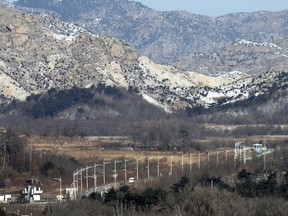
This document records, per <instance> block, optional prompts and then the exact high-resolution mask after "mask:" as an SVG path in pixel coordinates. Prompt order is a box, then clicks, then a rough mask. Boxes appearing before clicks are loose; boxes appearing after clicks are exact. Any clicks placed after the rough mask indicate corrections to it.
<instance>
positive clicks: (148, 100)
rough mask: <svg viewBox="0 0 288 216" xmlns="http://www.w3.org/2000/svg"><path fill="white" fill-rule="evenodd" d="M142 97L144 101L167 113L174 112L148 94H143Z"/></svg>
mask: <svg viewBox="0 0 288 216" xmlns="http://www.w3.org/2000/svg"><path fill="white" fill-rule="evenodd" d="M142 97H143V99H144V100H146V101H147V102H148V103H150V104H152V105H154V106H157V107H160V108H162V109H163V110H164V111H165V112H166V113H172V111H171V110H170V109H169V108H168V107H167V106H165V105H163V104H161V103H159V102H158V101H157V100H155V99H154V98H152V97H150V96H149V95H147V94H144V93H143V94H142Z"/></svg>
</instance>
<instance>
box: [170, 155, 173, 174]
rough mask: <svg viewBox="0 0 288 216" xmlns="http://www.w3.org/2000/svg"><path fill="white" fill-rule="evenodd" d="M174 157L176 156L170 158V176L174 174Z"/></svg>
mask: <svg viewBox="0 0 288 216" xmlns="http://www.w3.org/2000/svg"><path fill="white" fill-rule="evenodd" d="M173 157H174V156H172V155H171V156H170V175H172V174H173V161H172V159H173Z"/></svg>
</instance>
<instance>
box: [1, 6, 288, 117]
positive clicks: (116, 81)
mask: <svg viewBox="0 0 288 216" xmlns="http://www.w3.org/2000/svg"><path fill="white" fill-rule="evenodd" d="M0 12H1V13H0V18H1V19H0V50H1V52H0V76H1V77H3V80H2V79H1V85H0V92H1V103H5V102H7V101H8V102H9V101H12V100H13V99H19V100H24V99H25V98H26V97H27V96H28V95H31V94H37V93H42V92H47V91H48V90H49V89H51V88H55V89H69V88H72V87H73V86H78V87H81V88H87V87H90V86H92V85H96V86H97V85H99V83H104V84H105V85H110V86H116V87H121V88H126V89H128V88H130V87H132V88H134V89H137V92H138V94H140V95H142V96H143V99H145V100H147V101H149V102H150V103H152V104H154V105H156V106H158V107H161V108H162V109H164V110H166V111H167V112H172V111H174V110H177V109H183V108H186V107H191V108H195V107H196V108H197V107H206V108H207V107H211V106H215V105H227V104H231V103H235V102H237V101H242V100H246V99H249V98H250V97H255V96H257V95H263V94H267V93H269V91H270V90H271V88H272V87H273V88H274V89H275V90H277V91H278V90H283V88H282V87H283V85H284V86H285V85H286V76H287V72H288V71H287V68H279V70H274V71H271V72H268V73H266V74H264V75H262V76H261V77H253V76H251V75H247V74H245V73H242V72H237V71H234V72H231V73H229V74H220V75H218V76H207V75H203V74H199V73H196V72H191V71H190V72H189V71H183V70H180V69H177V68H176V67H173V66H167V65H160V64H155V63H154V62H153V61H151V60H150V59H149V58H147V57H145V56H140V55H138V54H137V52H136V51H135V49H134V48H132V47H131V46H130V45H128V44H127V43H125V42H123V41H121V40H119V39H117V38H115V37H111V36H104V35H94V34H91V33H89V32H87V31H86V30H84V29H83V28H81V27H79V26H77V25H74V24H71V23H66V22H63V21H61V20H60V19H58V18H57V17H55V16H54V15H53V14H49V13H48V14H47V13H46V14H43V13H27V14H24V13H21V12H18V11H16V10H15V9H13V8H8V7H7V6H5V5H3V4H0Z"/></svg>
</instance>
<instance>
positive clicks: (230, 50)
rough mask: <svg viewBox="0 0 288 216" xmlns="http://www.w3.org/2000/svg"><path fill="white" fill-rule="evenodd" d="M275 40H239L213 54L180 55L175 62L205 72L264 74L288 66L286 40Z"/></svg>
mask: <svg viewBox="0 0 288 216" xmlns="http://www.w3.org/2000/svg"><path fill="white" fill-rule="evenodd" d="M277 44H278V45H276V44H274V43H267V42H266V43H257V42H252V41H247V40H239V41H237V42H235V43H233V44H232V45H229V46H225V47H223V48H221V49H219V50H217V51H215V52H213V53H207V54H204V53H195V54H190V55H184V56H182V57H180V58H179V59H178V60H177V61H176V63H175V65H176V67H178V68H180V69H182V70H193V71H198V72H201V73H206V74H219V73H225V72H230V71H235V70H236V71H245V73H248V74H263V73H264V72H266V71H270V70H273V69H274V68H275V67H279V66H281V67H287V66H288V61H287V60H288V49H287V45H288V43H287V39H286V40H280V41H278V42H277Z"/></svg>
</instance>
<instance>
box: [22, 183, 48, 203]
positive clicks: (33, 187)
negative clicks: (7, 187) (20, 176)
mask: <svg viewBox="0 0 288 216" xmlns="http://www.w3.org/2000/svg"><path fill="white" fill-rule="evenodd" d="M26 183H27V186H26V187H25V188H24V190H23V191H22V195H23V196H24V198H25V199H27V200H29V201H30V202H37V201H40V200H41V194H42V193H43V190H41V188H40V185H41V184H40V182H39V181H38V180H37V179H32V180H29V181H26Z"/></svg>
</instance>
